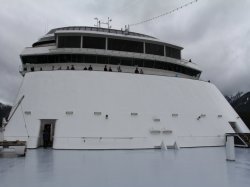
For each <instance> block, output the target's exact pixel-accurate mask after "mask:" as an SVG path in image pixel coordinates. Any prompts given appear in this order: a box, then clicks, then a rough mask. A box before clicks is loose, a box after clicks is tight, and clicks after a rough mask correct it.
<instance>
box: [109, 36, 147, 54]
mask: <svg viewBox="0 0 250 187" xmlns="http://www.w3.org/2000/svg"><path fill="white" fill-rule="evenodd" d="M108 49H109V50H116V51H127V52H136V53H143V43H142V42H137V41H130V40H120V39H113V38H109V39H108Z"/></svg>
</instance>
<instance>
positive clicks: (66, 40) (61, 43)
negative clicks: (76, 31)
mask: <svg viewBox="0 0 250 187" xmlns="http://www.w3.org/2000/svg"><path fill="white" fill-rule="evenodd" d="M80 47H81V36H58V48H80Z"/></svg>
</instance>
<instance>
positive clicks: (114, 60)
mask: <svg viewBox="0 0 250 187" xmlns="http://www.w3.org/2000/svg"><path fill="white" fill-rule="evenodd" d="M109 64H114V65H117V64H121V61H120V58H118V57H110V58H109Z"/></svg>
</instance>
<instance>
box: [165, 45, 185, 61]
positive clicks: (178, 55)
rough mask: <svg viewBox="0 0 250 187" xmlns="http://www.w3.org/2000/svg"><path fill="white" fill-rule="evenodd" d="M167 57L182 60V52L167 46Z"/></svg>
mask: <svg viewBox="0 0 250 187" xmlns="http://www.w3.org/2000/svg"><path fill="white" fill-rule="evenodd" d="M166 56H167V57H171V58H176V59H181V50H179V49H175V48H172V47H168V46H166Z"/></svg>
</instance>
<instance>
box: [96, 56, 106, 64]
mask: <svg viewBox="0 0 250 187" xmlns="http://www.w3.org/2000/svg"><path fill="white" fill-rule="evenodd" d="M96 63H97V64H108V57H106V56H97V57H96Z"/></svg>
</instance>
